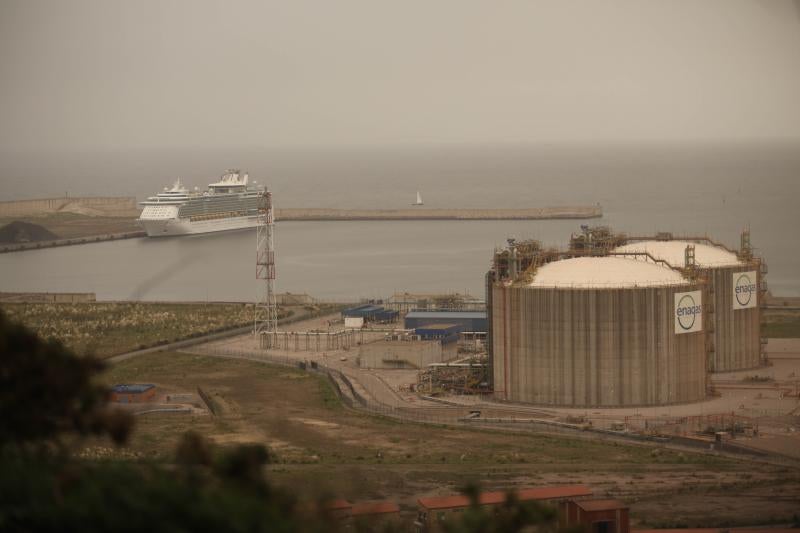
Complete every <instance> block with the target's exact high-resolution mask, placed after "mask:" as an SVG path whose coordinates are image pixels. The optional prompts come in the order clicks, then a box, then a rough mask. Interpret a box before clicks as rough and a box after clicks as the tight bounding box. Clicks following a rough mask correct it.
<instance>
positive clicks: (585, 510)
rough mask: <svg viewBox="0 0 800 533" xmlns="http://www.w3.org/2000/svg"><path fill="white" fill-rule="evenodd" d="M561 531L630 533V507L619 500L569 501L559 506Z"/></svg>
mask: <svg viewBox="0 0 800 533" xmlns="http://www.w3.org/2000/svg"><path fill="white" fill-rule="evenodd" d="M558 522H559V524H558V525H559V526H560V528H561V529H566V528H575V527H577V528H580V529H582V530H583V531H584V532H585V533H630V518H629V516H628V506H627V505H625V504H624V503H623V502H621V501H619V500H581V501H573V500H569V501H566V502H563V503H562V504H561V505H560V506H559V519H558Z"/></svg>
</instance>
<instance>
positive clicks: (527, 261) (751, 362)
mask: <svg viewBox="0 0 800 533" xmlns="http://www.w3.org/2000/svg"><path fill="white" fill-rule="evenodd" d="M764 272H765V269H764V267H763V263H762V262H761V261H760V259H758V258H756V257H754V256H753V254H752V251H751V248H750V244H749V234H747V233H745V234H743V236H742V247H741V249H740V250H738V251H733V250H729V249H727V248H725V247H723V246H721V245H719V244H717V243H715V242H713V241H711V240H710V239H708V238H705V237H703V238H683V239H674V238H673V237H672V235H670V234H663V233H662V234H657V235H656V236H654V237H628V236H626V235H624V234H614V233H612V232H610V231H609V230H608V229H607V228H593V229H589V228H586V227H584V231H583V233H581V234H578V235H573V236H572V239H571V240H570V246H569V248H568V249H567V250H555V249H544V248H542V246H541V244H540V243H539V242H538V241H522V242H516V241H514V240H509V245H508V247H507V248H505V249H502V250H496V251H495V254H494V260H493V266H492V269H491V270H490V271H489V272H488V273H487V309H488V311H489V321H490V323H491V328H490V331H489V338H488V347H489V358H490V369H491V380H492V382H493V385H494V394H495V398H496V399H499V400H505V401H512V402H525V403H534V404H541V405H553V406H565V407H579V406H593V407H616V406H655V405H667V404H672V403H685V402H693V401H699V400H702V399H703V398H705V396H706V394H707V392H708V385H709V382H710V381H709V378H708V373H709V372H721V371H728V370H740V369H747V368H753V367H756V366H758V365H759V364H761V363H762V356H761V345H762V341H761V337H760V301H761V293H762V291H763V290H765V284H764V282H763V281H762V275H763V273H764Z"/></svg>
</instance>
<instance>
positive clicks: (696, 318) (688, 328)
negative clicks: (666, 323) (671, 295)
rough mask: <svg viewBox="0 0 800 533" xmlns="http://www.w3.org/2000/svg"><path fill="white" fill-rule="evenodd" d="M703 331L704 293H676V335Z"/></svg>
mask: <svg viewBox="0 0 800 533" xmlns="http://www.w3.org/2000/svg"><path fill="white" fill-rule="evenodd" d="M702 329H703V302H702V292H700V291H692V292H678V293H675V333H693V332H695V331H701V330H702Z"/></svg>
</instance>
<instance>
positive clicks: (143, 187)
mask: <svg viewBox="0 0 800 533" xmlns="http://www.w3.org/2000/svg"><path fill="white" fill-rule="evenodd" d="M234 165H238V166H240V167H242V168H244V169H247V170H249V171H250V175H251V177H253V178H254V179H257V180H259V181H265V182H267V183H268V184H269V185H270V187H271V189H272V190H273V191H274V193H275V202H276V204H277V205H279V206H283V207H349V208H359V207H363V208H367V207H382V208H391V207H406V206H408V205H409V204H410V203H411V202H412V201H413V200H414V198H415V194H416V191H417V190H420V191H421V192H422V193H423V196H424V199H425V203H426V206H429V207H540V206H553V205H569V204H586V203H595V202H599V203H600V204H602V206H603V208H604V210H605V216H604V218H603V219H602V220H596V221H592V223H602V224H609V225H611V226H612V227H614V228H615V229H618V230H622V231H627V232H629V233H645V232H647V233H652V232H655V231H672V232H676V233H692V234H708V235H709V236H712V237H713V238H715V239H718V240H721V241H723V242H725V243H727V244H729V245H731V246H737V245H738V239H739V233H740V231H741V230H742V229H743V228H745V227H749V228H750V230H751V233H752V241H753V244H754V246H756V247H757V248H758V251H759V253H761V254H762V255H763V257H764V258H765V259H766V261H767V263H768V265H769V274H768V278H767V280H768V282H769V286H770V288H771V290H772V291H773V293H775V294H781V295H795V296H798V295H800V238H798V222H800V214H799V212H798V208H797V203H798V199H800V147H798V146H767V145H759V146H748V145H737V146H702V147H697V146H695V147H686V146H672V147H667V146H648V147H641V146H639V147H619V146H617V147H594V148H589V147H570V148H566V147H558V148H554V147H549V148H542V147H539V148H525V147H502V148H491V147H439V148H414V149H411V148H408V149H393V150H388V149H386V150H377V149H371V150H356V149H350V150H305V151H301V150H284V151H276V150H251V151H227V152H226V151H218V152H185V151H184V152H180V151H174V152H157V153H156V152H142V153H128V154H125V155H120V154H68V155H50V156H47V157H43V156H38V155H22V154H4V156H3V157H2V158H0V176H2V178H0V179H2V184H3V186H2V191H0V199H3V200H9V199H21V198H35V197H45V196H58V195H61V194H63V193H64V192H65V191H68V192H69V193H70V195H74V196H79V195H85V194H92V195H135V196H137V197H139V198H143V197H145V196H147V195H150V194H154V193H155V192H156V191H158V190H160V189H161V188H162V187H163V186H165V185H167V184H168V183H169V182H170V181H172V180H173V179H174V178H175V177H177V176H181V177H182V178H183V180H184V183H186V184H187V185H190V186H200V187H201V188H202V187H204V186H205V184H206V183H208V182H209V181H211V178H214V177H215V176H216V175H217V174H218V173H220V172H221V171H222V170H223V169H224V168H226V167H229V166H234ZM580 224H581V221H442V222H430V221H412V222H390V221H386V222H359V221H353V222H283V223H279V224H278V225H277V228H276V248H277V263H278V264H277V269H278V280H277V287H278V290H279V291H281V292H282V291H291V292H308V293H309V294H312V295H314V296H316V297H319V298H325V299H345V298H347V299H351V298H355V297H382V296H387V295H389V294H390V293H392V292H393V291H395V290H408V291H420V292H422V291H425V292H428V291H456V290H457V291H463V290H467V291H469V292H471V293H473V294H476V295H482V291H483V274H484V272H485V271H486V269H487V267H488V265H489V260H490V258H491V253H492V250H493V248H494V247H495V246H501V245H503V243H504V242H505V240H506V238H507V237H509V236H514V237H517V238H537V239H540V240H542V241H543V242H545V243H546V244H551V245H563V244H564V243H565V242H566V241H567V239H568V238H569V235H570V233H572V232H574V231H578V230H579V227H580ZM254 259H255V232H254V231H244V232H232V233H223V234H216V235H214V234H211V235H202V236H191V237H175V238H163V239H134V240H127V241H119V242H108V243H97V244H89V245H82V246H72V247H66V248H56V249H49V250H39V251H30V252H23V253H13V254H3V255H0V274H1V275H0V290H2V291H92V292H96V293H97V296H98V298H99V299H129V298H134V299H143V300H198V301H204V300H238V301H249V300H252V299H253V295H254V292H255V287H256V282H255V280H254V277H255V266H254Z"/></svg>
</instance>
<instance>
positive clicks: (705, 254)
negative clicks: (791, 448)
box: [614, 235, 762, 372]
mask: <svg viewBox="0 0 800 533" xmlns="http://www.w3.org/2000/svg"><path fill="white" fill-rule="evenodd" d="M742 240H743V244H744V245H743V247H742V250H740V251H739V252H738V253H734V252H732V251H729V250H727V249H725V248H722V247H721V246H719V245H715V244H713V243H711V242H698V241H692V240H679V239H676V240H641V241H635V242H629V243H627V244H625V245H623V246H619V247H617V248H615V249H614V251H615V252H628V253H631V252H647V254H649V256H652V258H655V259H661V260H664V261H666V262H668V263H669V264H670V265H672V266H675V267H684V266H685V262H686V247H687V246H693V247H694V262H695V265H696V267H697V268H698V269H700V270H701V271H702V272H704V273H705V277H707V279H708V281H709V296H710V302H711V304H712V305H711V306H710V307H709V320H710V326H711V329H710V333H709V334H710V336H711V343H710V345H709V360H708V368H709V371H711V372H729V371H735V370H745V369H749V368H755V367H757V366H759V365H761V364H762V354H761V287H762V266H761V261H760V259H758V258H756V257H753V256H752V254H751V253H750V252H749V235H748V236H747V238H746V239H745V238H743V239H742ZM635 257H636V258H638V259H640V260H642V261H651V260H652V259H651V257H648V256H646V255H641V256H635Z"/></svg>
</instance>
